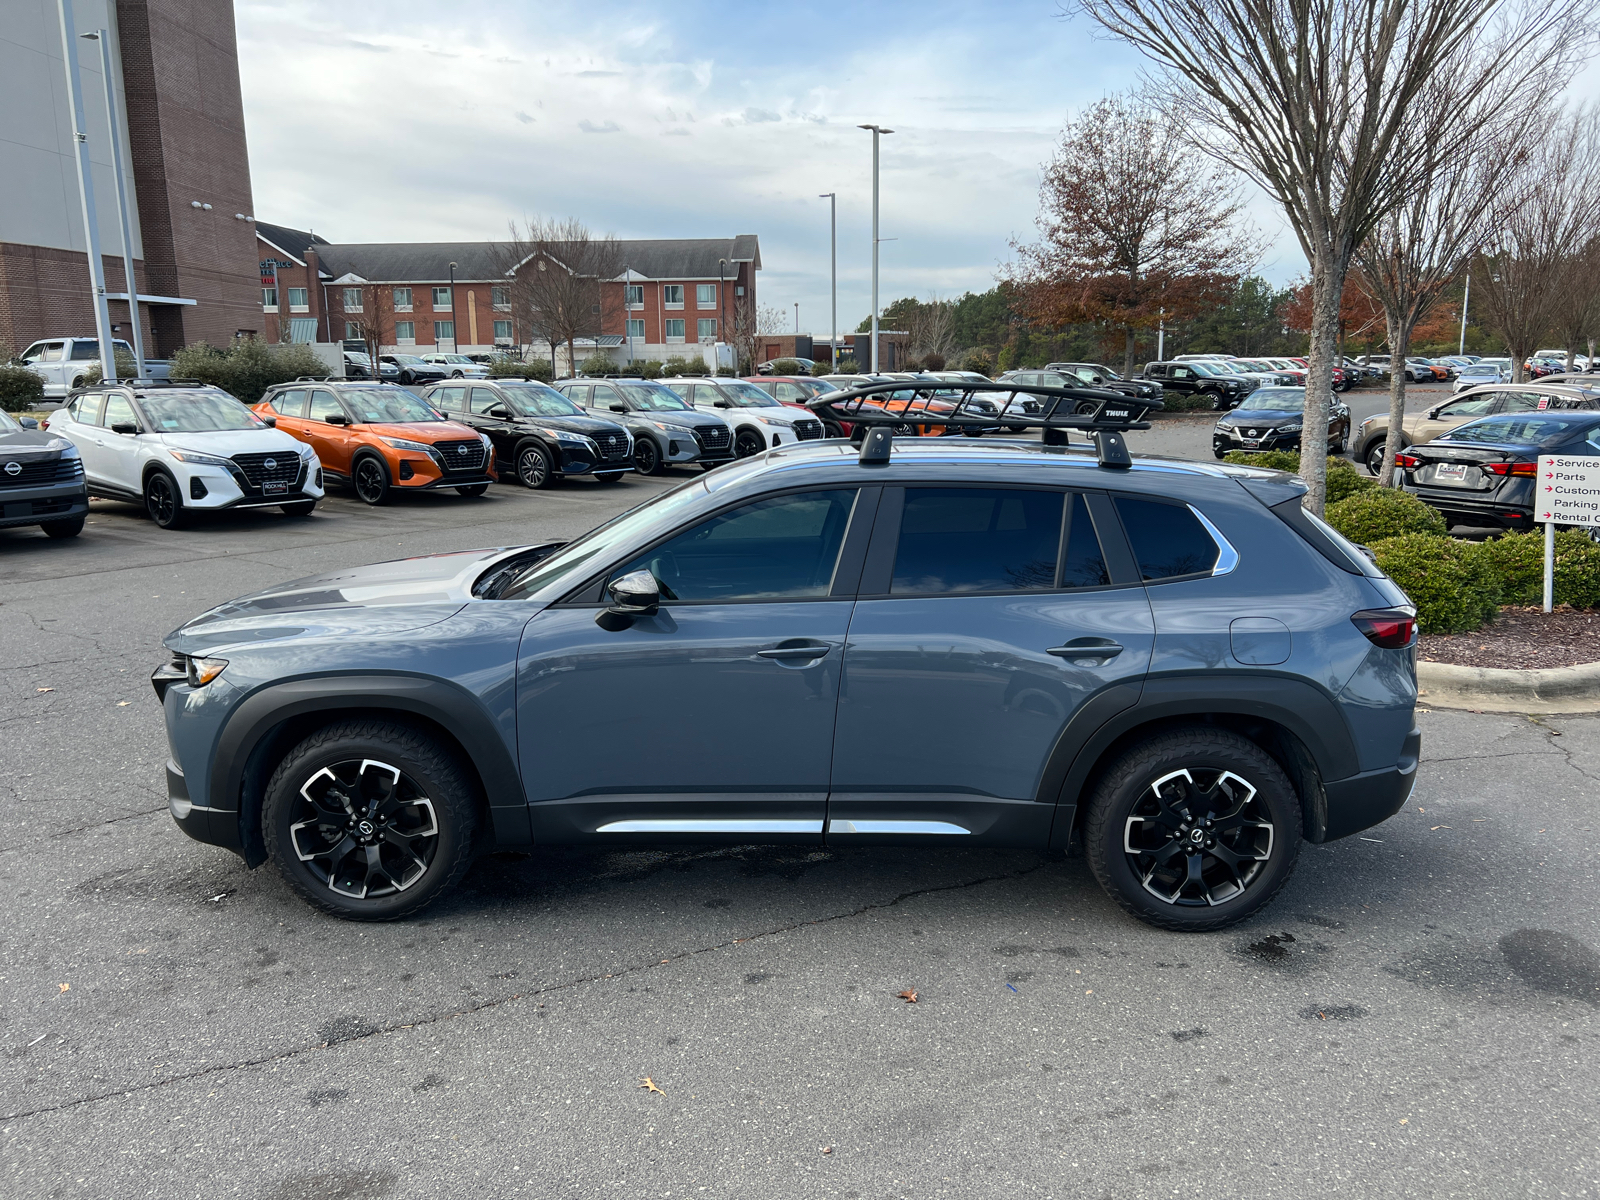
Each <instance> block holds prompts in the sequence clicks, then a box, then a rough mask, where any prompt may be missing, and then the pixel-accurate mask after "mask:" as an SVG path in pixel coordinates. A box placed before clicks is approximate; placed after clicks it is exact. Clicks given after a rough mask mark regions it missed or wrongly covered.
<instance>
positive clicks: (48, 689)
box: [33, 688, 55, 692]
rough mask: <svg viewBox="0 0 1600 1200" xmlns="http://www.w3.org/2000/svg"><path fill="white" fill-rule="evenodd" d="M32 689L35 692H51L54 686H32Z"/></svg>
mask: <svg viewBox="0 0 1600 1200" xmlns="http://www.w3.org/2000/svg"><path fill="white" fill-rule="evenodd" d="M33 690H34V691H36V692H53V691H55V688H34V689H33Z"/></svg>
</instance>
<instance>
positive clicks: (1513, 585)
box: [1466, 529, 1600, 608]
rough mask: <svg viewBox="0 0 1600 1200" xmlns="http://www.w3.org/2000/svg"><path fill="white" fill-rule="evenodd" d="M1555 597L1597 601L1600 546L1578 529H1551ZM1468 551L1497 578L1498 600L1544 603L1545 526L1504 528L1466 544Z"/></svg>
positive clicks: (1576, 603) (1582, 604) (1580, 603)
mask: <svg viewBox="0 0 1600 1200" xmlns="http://www.w3.org/2000/svg"><path fill="white" fill-rule="evenodd" d="M1555 550H1556V553H1555V559H1556V561H1555V568H1556V570H1555V603H1557V604H1570V605H1572V606H1573V607H1574V608H1595V607H1597V606H1600V546H1597V545H1595V544H1594V542H1592V541H1590V540H1589V535H1588V534H1586V533H1584V532H1583V531H1582V530H1580V529H1568V530H1564V531H1562V532H1560V533H1558V534H1556V547H1555ZM1466 554H1467V557H1469V558H1472V559H1475V560H1478V561H1479V562H1481V563H1482V564H1483V569H1484V570H1486V571H1489V572H1490V573H1492V574H1493V575H1494V576H1495V577H1496V578H1497V579H1499V581H1500V603H1501V604H1520V605H1535V604H1543V603H1544V531H1543V530H1542V529H1541V530H1535V531H1534V532H1532V533H1508V534H1505V535H1504V536H1502V537H1497V538H1492V539H1490V540H1489V541H1485V542H1478V543H1476V544H1474V545H1471V546H1470V547H1469V548H1468V549H1467V551H1466Z"/></svg>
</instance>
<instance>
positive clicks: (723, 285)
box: [663, 258, 756, 375]
mask: <svg viewBox="0 0 1600 1200" xmlns="http://www.w3.org/2000/svg"><path fill="white" fill-rule="evenodd" d="M727 265H728V260H727V259H725V258H719V259H717V341H719V342H722V343H724V344H726V345H730V346H731V345H733V343H732V342H729V341H728V281H727V280H726V279H724V278H723V277H722V275H723V268H724V267H726V266H727ZM663 336H664V335H663ZM684 340H685V341H687V340H688V338H687V335H686V336H685V339H684ZM715 347H716V343H712V351H711V353H712V356H713V357H714V358H718V359H720V358H721V355H719V354H717V352H716V348H715ZM751 359H752V361H751V363H750V369H751V370H752V371H754V370H755V369H756V364H755V362H754V355H753V354H752V356H751ZM719 365H720V363H719ZM711 373H712V374H713V375H715V374H716V373H717V368H716V367H713V368H712V369H711ZM733 373H734V374H735V375H737V374H738V373H739V352H738V350H737V349H736V350H734V352H733Z"/></svg>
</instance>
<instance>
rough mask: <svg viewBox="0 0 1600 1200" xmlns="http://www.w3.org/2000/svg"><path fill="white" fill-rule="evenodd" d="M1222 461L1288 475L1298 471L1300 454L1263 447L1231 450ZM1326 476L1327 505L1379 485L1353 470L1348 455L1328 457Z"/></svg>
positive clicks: (1354, 467) (1372, 479)
mask: <svg viewBox="0 0 1600 1200" xmlns="http://www.w3.org/2000/svg"><path fill="white" fill-rule="evenodd" d="M1224 461H1226V462H1233V463H1243V464H1244V465H1246V466H1250V467H1265V468H1266V469H1267V470H1269V471H1287V472H1289V474H1291V475H1298V474H1300V454H1299V452H1298V451H1295V450H1265V451H1262V452H1260V453H1256V454H1250V453H1248V452H1246V451H1243V450H1232V451H1230V452H1229V453H1228V455H1227V456H1226V458H1225V459H1224ZM1327 479H1328V503H1329V504H1337V503H1339V501H1341V500H1345V499H1348V498H1349V497H1351V496H1354V495H1356V494H1357V493H1358V492H1366V491H1370V490H1371V489H1373V488H1375V487H1377V486H1378V481H1377V480H1376V479H1374V478H1372V476H1370V475H1366V474H1363V473H1362V472H1360V471H1358V470H1356V465H1355V463H1353V462H1351V461H1350V460H1349V459H1348V458H1338V457H1335V456H1333V455H1329V456H1328V477H1327Z"/></svg>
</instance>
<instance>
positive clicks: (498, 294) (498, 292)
mask: <svg viewBox="0 0 1600 1200" xmlns="http://www.w3.org/2000/svg"><path fill="white" fill-rule="evenodd" d="M489 303H490V304H492V305H493V306H494V307H495V308H510V307H511V289H510V288H508V287H492V288H490V289H489Z"/></svg>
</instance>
